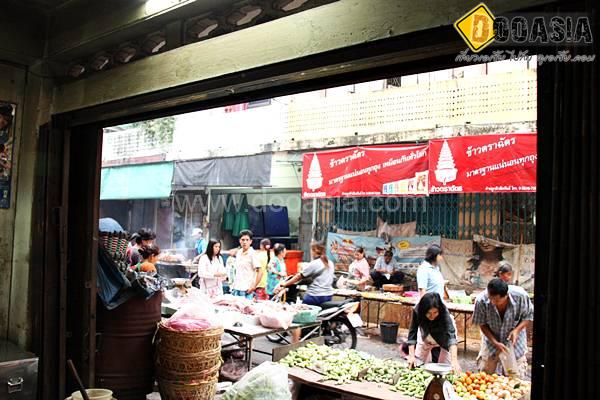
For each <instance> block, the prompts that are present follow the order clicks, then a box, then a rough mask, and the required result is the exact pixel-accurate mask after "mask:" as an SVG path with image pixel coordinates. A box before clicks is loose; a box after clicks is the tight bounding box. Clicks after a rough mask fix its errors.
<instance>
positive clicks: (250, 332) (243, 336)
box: [221, 321, 321, 371]
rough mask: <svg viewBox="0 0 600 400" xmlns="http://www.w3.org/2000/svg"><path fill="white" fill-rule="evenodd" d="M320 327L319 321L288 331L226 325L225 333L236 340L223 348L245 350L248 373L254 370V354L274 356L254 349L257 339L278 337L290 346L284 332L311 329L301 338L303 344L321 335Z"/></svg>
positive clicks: (294, 327)
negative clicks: (233, 347)
mask: <svg viewBox="0 0 600 400" xmlns="http://www.w3.org/2000/svg"><path fill="white" fill-rule="evenodd" d="M320 327H321V322H318V321H317V322H313V323H310V324H292V325H290V327H289V328H287V329H272V328H265V327H263V326H260V325H252V324H243V325H242V326H233V325H232V324H225V326H223V329H224V330H225V333H226V334H228V335H229V336H231V337H232V338H233V339H234V341H233V342H231V343H227V344H225V345H222V346H221V347H222V348H227V347H232V346H239V347H240V348H244V350H245V353H246V361H247V364H248V371H249V370H250V369H251V368H252V353H253V352H256V353H261V354H267V355H271V356H272V355H273V352H272V351H271V352H270V353H269V352H266V351H262V350H257V349H255V348H254V340H255V339H258V338H261V337H265V336H267V335H278V336H279V337H280V338H282V339H283V341H285V342H286V343H288V344H289V343H290V342H289V340H288V338H286V337H285V336H283V335H282V333H284V332H288V333H289V332H290V331H292V330H294V329H303V328H308V329H310V332H309V333H307V334H306V335H304V337H302V338H300V341H301V342H302V341H305V340H306V339H308V338H310V337H312V336H314V334H315V333H316V334H317V335H318V334H320V332H319V328H320ZM311 328H312V329H311Z"/></svg>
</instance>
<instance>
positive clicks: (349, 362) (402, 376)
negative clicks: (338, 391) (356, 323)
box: [280, 343, 432, 398]
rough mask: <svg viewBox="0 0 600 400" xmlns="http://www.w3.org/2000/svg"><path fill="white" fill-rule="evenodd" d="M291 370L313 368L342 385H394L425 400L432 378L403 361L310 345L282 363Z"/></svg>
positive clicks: (325, 378) (289, 356) (392, 386)
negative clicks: (371, 383)
mask: <svg viewBox="0 0 600 400" xmlns="http://www.w3.org/2000/svg"><path fill="white" fill-rule="evenodd" d="M280 363H281V364H284V365H287V366H288V367H299V368H306V369H311V370H313V371H316V372H319V373H320V374H322V375H323V379H322V380H323V381H334V382H335V383H336V384H338V385H341V384H344V383H349V382H350V381H353V380H354V381H367V382H374V383H379V384H381V383H383V384H387V385H390V386H389V389H390V390H392V391H394V392H400V393H402V394H405V395H407V396H413V397H417V398H423V395H424V394H425V389H427V385H429V382H430V381H431V379H432V376H431V375H430V374H429V373H427V372H426V371H424V370H422V369H418V368H417V369H409V368H407V367H406V365H405V364H404V363H403V362H400V361H394V360H382V359H379V358H375V357H373V356H371V355H369V354H366V353H361V352H358V351H356V350H336V349H332V348H330V347H327V346H317V345H315V344H314V343H308V344H307V345H306V346H305V347H301V348H299V349H297V350H295V351H292V352H290V353H289V354H288V355H287V356H286V357H285V358H283V359H282V360H281V361H280Z"/></svg>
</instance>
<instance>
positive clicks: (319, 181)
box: [306, 153, 323, 190]
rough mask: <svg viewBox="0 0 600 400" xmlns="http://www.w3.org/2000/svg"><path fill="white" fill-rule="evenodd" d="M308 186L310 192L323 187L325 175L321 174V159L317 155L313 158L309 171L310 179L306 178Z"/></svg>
mask: <svg viewBox="0 0 600 400" xmlns="http://www.w3.org/2000/svg"><path fill="white" fill-rule="evenodd" d="M306 186H307V187H308V188H309V189H310V190H317V189H320V188H321V187H322V186H323V174H322V173H321V164H319V158H318V157H317V154H316V153H315V155H314V156H313V159H312V161H311V162H310V169H309V170H308V177H307V178H306Z"/></svg>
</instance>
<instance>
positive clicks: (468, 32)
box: [454, 3, 494, 53]
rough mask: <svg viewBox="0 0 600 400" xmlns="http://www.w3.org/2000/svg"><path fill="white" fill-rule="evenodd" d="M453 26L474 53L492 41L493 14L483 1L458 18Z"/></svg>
mask: <svg viewBox="0 0 600 400" xmlns="http://www.w3.org/2000/svg"><path fill="white" fill-rule="evenodd" d="M454 28H455V29H456V30H457V31H458V33H459V34H460V36H461V37H462V38H463V40H464V41H465V42H466V43H467V45H468V46H469V48H470V49H471V50H473V52H474V53H477V52H479V51H481V50H483V49H484V48H485V47H486V46H488V45H489V44H490V43H492V42H493V41H494V15H493V14H492V12H491V11H490V9H489V8H487V6H486V5H485V4H483V3H481V4H479V5H478V6H477V7H475V8H473V9H472V10H470V11H469V12H468V13H466V14H465V15H463V16H462V17H461V18H460V19H458V21H456V22H455V23H454Z"/></svg>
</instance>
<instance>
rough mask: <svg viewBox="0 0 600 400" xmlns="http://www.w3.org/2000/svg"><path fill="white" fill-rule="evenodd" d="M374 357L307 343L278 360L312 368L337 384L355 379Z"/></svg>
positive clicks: (325, 379) (325, 378) (292, 365)
mask: <svg viewBox="0 0 600 400" xmlns="http://www.w3.org/2000/svg"><path fill="white" fill-rule="evenodd" d="M373 359H374V357H373V356H371V355H368V354H366V353H361V352H358V351H356V350H338V349H332V348H331V347H327V346H317V345H316V344H314V343H308V344H307V345H306V346H305V347H301V348H299V349H297V350H296V351H291V352H290V353H289V354H288V355H287V356H286V357H285V358H283V359H282V360H281V361H279V362H280V363H281V364H284V365H287V366H288V367H300V368H306V369H312V370H314V371H316V372H318V373H320V374H322V375H323V376H324V378H323V380H324V381H334V382H335V383H336V384H338V385H342V384H344V383H348V382H350V381H351V380H357V379H358V375H359V373H360V372H361V371H363V370H365V369H366V368H367V367H369V366H371V364H372V361H373Z"/></svg>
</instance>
